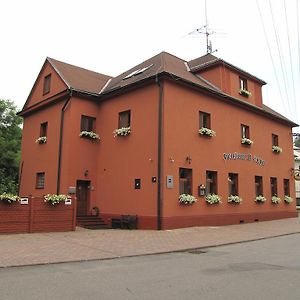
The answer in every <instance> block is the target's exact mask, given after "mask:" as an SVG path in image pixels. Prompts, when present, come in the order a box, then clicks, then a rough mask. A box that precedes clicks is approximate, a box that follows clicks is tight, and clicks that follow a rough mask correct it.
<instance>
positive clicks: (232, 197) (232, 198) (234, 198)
mask: <svg viewBox="0 0 300 300" xmlns="http://www.w3.org/2000/svg"><path fill="white" fill-rule="evenodd" d="M242 201H243V199H242V198H241V197H240V196H237V195H230V196H229V197H228V202H229V203H237V204H240V203H241V202H242Z"/></svg>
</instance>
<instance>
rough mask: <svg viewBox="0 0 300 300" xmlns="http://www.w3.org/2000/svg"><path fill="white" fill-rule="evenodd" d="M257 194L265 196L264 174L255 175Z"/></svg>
mask: <svg viewBox="0 0 300 300" xmlns="http://www.w3.org/2000/svg"><path fill="white" fill-rule="evenodd" d="M255 196H256V197H257V196H263V179H262V176H255Z"/></svg>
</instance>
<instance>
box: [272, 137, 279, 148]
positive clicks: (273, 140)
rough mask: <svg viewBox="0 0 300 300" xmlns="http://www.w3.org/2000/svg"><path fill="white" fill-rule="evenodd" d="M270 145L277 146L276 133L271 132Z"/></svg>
mask: <svg viewBox="0 0 300 300" xmlns="http://www.w3.org/2000/svg"><path fill="white" fill-rule="evenodd" d="M272 146H279V144H278V135H276V134H272Z"/></svg>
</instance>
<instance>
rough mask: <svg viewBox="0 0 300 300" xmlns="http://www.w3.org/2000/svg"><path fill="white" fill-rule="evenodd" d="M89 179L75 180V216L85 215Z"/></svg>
mask: <svg viewBox="0 0 300 300" xmlns="http://www.w3.org/2000/svg"><path fill="white" fill-rule="evenodd" d="M89 186H90V181H87V180H77V183H76V197H77V216H86V215H87V208H88V198H89Z"/></svg>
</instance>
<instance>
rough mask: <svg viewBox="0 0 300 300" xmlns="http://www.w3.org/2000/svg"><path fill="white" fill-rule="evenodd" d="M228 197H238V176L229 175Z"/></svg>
mask: <svg viewBox="0 0 300 300" xmlns="http://www.w3.org/2000/svg"><path fill="white" fill-rule="evenodd" d="M228 195H229V196H230V195H233V196H238V195H239V192H238V174H235V173H229V174H228Z"/></svg>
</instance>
